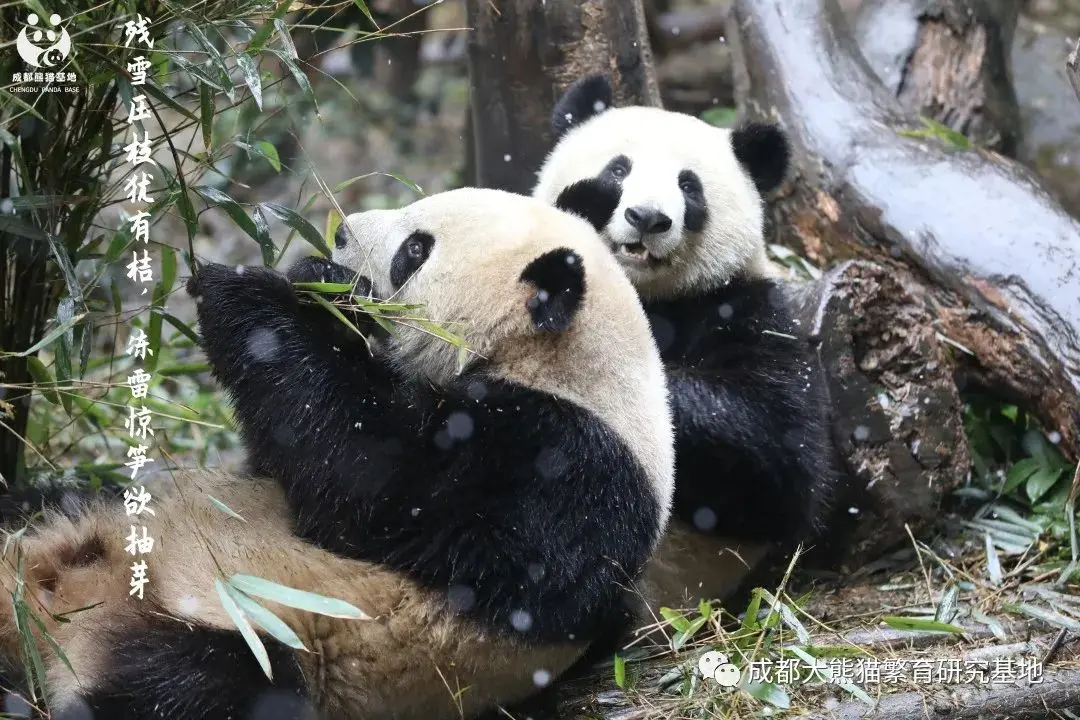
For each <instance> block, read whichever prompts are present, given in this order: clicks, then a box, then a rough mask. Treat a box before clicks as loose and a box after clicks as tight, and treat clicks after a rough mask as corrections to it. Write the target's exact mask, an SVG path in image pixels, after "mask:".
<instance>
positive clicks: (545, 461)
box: [533, 447, 569, 480]
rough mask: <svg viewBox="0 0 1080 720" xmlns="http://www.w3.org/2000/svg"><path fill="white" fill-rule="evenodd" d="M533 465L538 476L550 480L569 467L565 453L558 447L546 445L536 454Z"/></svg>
mask: <svg viewBox="0 0 1080 720" xmlns="http://www.w3.org/2000/svg"><path fill="white" fill-rule="evenodd" d="M533 467H534V468H535V469H536V472H537V474H538V475H540V477H542V478H543V479H545V480H551V479H553V478H557V477H559V476H560V475H562V474H564V473H565V472H566V471H567V470H568V469H569V463H568V461H567V458H566V454H565V453H563V452H562V451H561V450H559V449H558V448H554V447H548V448H544V449H543V450H541V451H540V453H539V454H538V455H537V456H536V461H535V462H534V463H533Z"/></svg>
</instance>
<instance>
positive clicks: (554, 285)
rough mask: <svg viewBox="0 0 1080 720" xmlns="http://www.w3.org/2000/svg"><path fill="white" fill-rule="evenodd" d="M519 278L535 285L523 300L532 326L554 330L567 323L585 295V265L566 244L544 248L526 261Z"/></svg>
mask: <svg viewBox="0 0 1080 720" xmlns="http://www.w3.org/2000/svg"><path fill="white" fill-rule="evenodd" d="M521 280H522V282H527V283H532V285H533V287H534V288H535V292H534V293H533V295H532V296H531V297H530V298H529V299H528V301H526V303H525V307H526V308H527V309H528V311H529V314H530V315H532V321H533V327H535V328H536V329H537V330H542V331H547V332H554V333H560V332H562V331H564V330H566V328H568V327H570V323H571V322H572V321H573V319H574V315H575V314H576V313H577V311H578V308H579V307H581V300H582V298H584V297H585V265H584V263H583V262H582V261H581V256H580V255H578V254H577V253H576V252H574V251H573V250H570V249H569V248H559V249H557V250H551V251H549V252H546V253H544V254H543V255H541V256H540V257H538V258H536V259H535V260H533V261H532V262H531V263H529V266H528V267H526V268H525V270H524V271H523V272H522V273H521Z"/></svg>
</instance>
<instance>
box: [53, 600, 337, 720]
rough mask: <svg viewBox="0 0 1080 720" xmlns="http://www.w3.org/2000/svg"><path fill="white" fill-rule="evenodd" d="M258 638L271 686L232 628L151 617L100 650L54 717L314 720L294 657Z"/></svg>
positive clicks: (110, 639)
mask: <svg viewBox="0 0 1080 720" xmlns="http://www.w3.org/2000/svg"><path fill="white" fill-rule="evenodd" d="M261 639H262V642H263V645H264V647H265V648H266V652H267V655H268V656H269V660H270V667H271V670H272V674H273V678H274V679H273V680H272V681H271V680H270V679H268V678H267V677H266V675H265V674H264V673H263V670H262V668H261V667H260V666H259V664H258V662H257V661H256V660H255V656H254V655H253V654H252V651H251V649H250V648H249V647H248V645H247V643H246V641H245V640H244V638H243V636H241V635H240V633H239V632H237V631H235V630H223V629H219V628H210V627H206V626H201V625H189V624H187V623H184V622H181V621H179V620H173V619H171V618H160V617H153V616H150V617H147V618H146V622H142V623H138V624H134V625H129V626H123V628H122V629H119V630H118V631H117V632H116V633H115V634H111V635H108V636H107V638H106V640H105V642H103V643H102V644H101V647H100V648H99V651H100V653H101V654H100V655H98V656H97V660H96V662H100V663H101V665H100V666H99V667H94V668H93V669H92V670H93V671H92V672H91V673H89V674H88V677H89V678H91V679H90V681H89V682H88V683H86V684H85V686H84V687H79V688H78V690H77V693H76V694H75V695H65V696H64V697H63V699H62V701H61V702H60V703H59V704H60V706H59V707H56V708H54V711H53V713H52V718H53V720H91V719H103V718H109V720H151V719H153V720H221V719H222V718H236V719H237V720H241V719H242V720H314V719H315V718H316V717H317V716H316V712H315V708H314V705H313V703H312V702H311V700H310V698H309V697H308V691H307V684H306V682H305V680H304V676H303V672H302V671H301V668H300V665H299V664H298V663H297V660H296V654H295V651H293V650H292V649H291V648H289V647H287V646H286V645H283V644H281V643H279V642H277V641H276V640H274V639H272V638H268V637H263V638H261ZM73 662H78V661H77V659H73Z"/></svg>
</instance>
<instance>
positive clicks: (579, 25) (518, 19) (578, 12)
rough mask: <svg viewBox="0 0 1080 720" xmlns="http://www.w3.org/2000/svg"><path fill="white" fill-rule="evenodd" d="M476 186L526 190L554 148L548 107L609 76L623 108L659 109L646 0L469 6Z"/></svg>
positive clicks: (474, 2) (521, 0)
mask: <svg viewBox="0 0 1080 720" xmlns="http://www.w3.org/2000/svg"><path fill="white" fill-rule="evenodd" d="M465 6H466V14H467V22H468V25H469V26H470V27H472V28H474V30H473V32H472V34H471V35H470V38H469V51H468V57H469V77H470V79H471V91H472V92H471V98H470V102H471V106H472V114H473V118H472V119H473V132H474V133H475V136H476V140H477V142H476V153H477V155H476V172H477V181H478V183H479V184H480V185H481V186H483V187H495V188H501V189H503V190H510V191H514V192H520V193H529V192H531V191H532V188H533V185H534V184H535V183H536V175H535V172H536V171H537V170H539V169H540V165H541V164H542V162H543V160H544V157H545V156H546V154H547V152H548V151H549V150H550V148H551V145H552V140H551V136H550V124H551V108H552V107H553V106H554V104H555V100H556V98H557V97H558V96H559V95H560V94H562V92H563V91H564V90H565V89H566V88H567V87H568V86H569V85H570V83H572V82H573V81H574V80H576V79H577V78H579V77H581V76H582V75H587V74H590V73H605V74H607V75H608V76H609V77H611V78H612V82H613V86H614V91H615V101H616V103H618V104H620V105H630V104H637V105H659V104H660V90H659V86H658V84H657V82H656V75H655V72H654V70H653V63H652V51H651V50H650V46H649V41H648V33H647V30H646V26H645V11H644V9H643V8H642V4H641V0H632V1H631V0H582V1H581V2H547V3H540V2H535V1H534V0H505V1H503V2H498V3H494V2H489V0H466V3H465Z"/></svg>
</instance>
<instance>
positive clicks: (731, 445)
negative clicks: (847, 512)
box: [668, 368, 836, 542]
mask: <svg viewBox="0 0 1080 720" xmlns="http://www.w3.org/2000/svg"><path fill="white" fill-rule="evenodd" d="M759 370H760V372H755V373H747V374H744V375H741V376H740V378H739V379H723V378H717V377H715V376H708V375H704V374H702V373H700V372H699V371H697V370H691V369H686V368H676V369H673V370H670V371H669V381H668V382H669V384H668V386H669V390H670V393H671V400H672V412H673V417H674V420H675V426H676V459H675V472H676V475H675V477H676V480H675V497H674V501H673V506H674V507H673V510H674V513H675V515H676V516H677V517H679V518H681V519H683V520H685V521H687V522H689V523H692V524H693V526H694V527H697V528H698V529H699V530H702V531H708V532H713V533H715V534H718V535H723V536H730V537H737V538H742V539H746V540H762V541H775V542H785V541H790V540H793V539H796V538H799V539H802V538H803V537H804V536H806V535H808V534H812V533H813V532H814V531H816V530H818V529H819V527H818V525H819V523H820V518H821V515H822V513H823V511H824V509H825V507H826V504H827V502H828V499H829V494H830V490H831V489H832V487H833V486H834V485H835V483H836V479H835V473H834V470H833V463H832V450H831V448H832V445H831V442H830V438H829V435H828V429H827V425H826V424H825V421H824V417H823V414H822V410H821V406H820V405H819V406H815V404H814V402H813V400H811V398H817V394H816V393H815V392H813V391H814V390H815V387H814V384H813V382H812V381H811V382H808V381H807V380H806V379H805V378H804V377H802V376H799V375H797V374H796V373H794V372H792V373H791V374H790V375H788V376H785V374H784V373H783V372H782V371H781V372H779V373H777V372H776V368H759ZM819 402H823V400H820V399H819Z"/></svg>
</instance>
